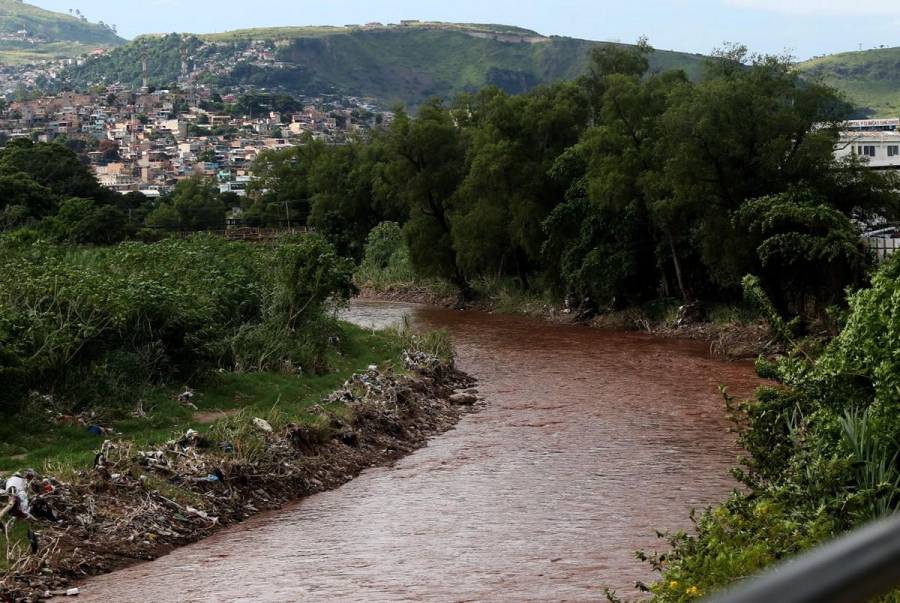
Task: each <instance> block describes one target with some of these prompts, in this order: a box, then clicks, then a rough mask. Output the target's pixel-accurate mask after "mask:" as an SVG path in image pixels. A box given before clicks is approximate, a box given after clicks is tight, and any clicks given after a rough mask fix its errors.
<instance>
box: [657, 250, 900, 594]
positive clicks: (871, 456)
mask: <svg viewBox="0 0 900 603" xmlns="http://www.w3.org/2000/svg"><path fill="white" fill-rule="evenodd" d="M754 286H755V285H754V283H752V282H749V283H748V287H749V288H750V289H751V290H752V289H753V288H754ZM849 304H850V309H849V312H848V314H847V316H846V319H845V320H844V321H843V329H842V330H841V332H840V334H839V335H838V336H837V337H835V338H834V340H832V341H831V342H830V343H829V344H828V345H827V347H826V348H825V349H824V351H822V352H821V353H820V354H817V355H816V354H810V349H809V345H808V343H807V344H803V343H798V345H797V346H796V347H795V348H794V352H793V353H792V354H791V355H790V356H789V357H786V358H784V359H783V360H781V361H779V362H778V363H777V364H770V363H765V362H761V366H760V369H761V372H762V373H763V374H765V375H766V376H769V377H771V378H773V379H776V380H777V381H778V382H779V385H778V386H773V387H771V388H766V389H764V390H762V391H760V392H759V393H758V394H757V397H756V399H755V400H754V401H752V402H744V403H739V402H737V401H735V400H731V399H729V405H730V407H731V409H732V411H733V416H734V419H735V421H736V423H737V426H738V428H739V429H740V431H741V443H742V445H743V446H744V448H745V449H746V450H747V453H748V456H747V458H746V459H745V461H744V466H743V467H742V469H741V470H739V471H737V476H738V477H739V478H740V479H741V481H743V482H744V484H745V485H746V486H747V492H745V493H737V492H736V493H735V494H734V495H733V496H732V497H731V498H730V499H729V500H728V501H727V502H725V503H724V504H722V505H721V506H718V507H716V508H714V509H711V510H709V511H707V512H705V513H703V514H702V515H700V516H699V517H698V518H697V522H696V523H697V534H696V535H688V534H684V533H679V534H675V535H673V536H672V538H671V541H672V544H673V551H672V552H669V553H667V554H666V556H665V558H660V557H652V558H650V561H651V562H652V563H653V564H654V565H656V566H657V567H658V568H659V569H661V570H662V571H663V579H662V580H661V581H660V582H659V583H657V584H656V585H655V586H654V588H653V592H654V596H655V600H659V601H687V600H691V599H693V598H696V597H698V596H700V595H703V594H708V593H710V592H712V591H714V590H717V589H719V588H722V587H724V586H727V585H729V584H730V583H731V582H733V581H734V580H735V579H737V578H741V577H744V576H748V575H752V574H754V573H756V572H758V571H760V570H762V569H763V568H765V567H767V566H769V565H771V564H773V563H776V562H778V561H780V560H783V559H785V558H787V557H789V556H791V555H794V554H797V553H799V552H802V551H804V550H806V549H808V548H811V547H812V546H814V545H816V544H819V543H821V542H822V541H824V540H828V539H830V538H833V537H835V536H837V535H838V534H840V533H841V532H843V531H845V530H848V529H851V528H853V527H854V526H858V525H860V524H862V523H864V522H867V521H870V520H873V519H878V518H881V517H884V516H886V515H888V514H891V513H894V512H895V511H896V509H897V507H898V504H900V470H898V466H897V459H898V452H900V448H898V442H900V440H898V435H900V433H898V432H900V424H898V421H897V416H898V415H897V386H898V378H900V377H898V376H900V365H898V357H897V345H898V343H897V342H898V341H900V338H898V337H900V333H898V330H900V257H894V258H892V259H891V260H890V261H889V262H888V263H887V264H886V265H885V266H884V267H883V268H882V269H881V270H880V271H879V272H878V274H877V275H876V276H875V277H874V279H873V282H872V285H871V287H869V288H866V289H863V290H861V291H859V292H857V293H854V294H852V295H851V296H850V299H849ZM892 600H895V599H892Z"/></svg>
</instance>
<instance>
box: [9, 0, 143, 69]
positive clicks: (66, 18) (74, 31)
mask: <svg viewBox="0 0 900 603" xmlns="http://www.w3.org/2000/svg"><path fill="white" fill-rule="evenodd" d="M124 43H125V40H124V39H123V38H120V37H119V36H118V35H117V34H116V33H115V31H114V30H113V28H112V26H109V25H106V24H104V23H103V22H102V21H101V22H100V23H90V22H88V21H87V19H86V18H84V17H82V16H75V15H74V14H71V15H70V14H65V13H60V12H54V11H50V10H46V9H43V8H40V7H38V6H34V5H31V4H26V3H25V2H22V1H21V0H0V62H2V63H7V64H10V63H27V62H33V61H41V60H48V59H58V58H70V57H73V56H78V55H80V54H84V53H87V52H90V51H91V50H93V49H95V48H111V47H115V46H119V45H122V44H124Z"/></svg>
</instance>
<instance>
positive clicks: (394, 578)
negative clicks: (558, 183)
mask: <svg viewBox="0 0 900 603" xmlns="http://www.w3.org/2000/svg"><path fill="white" fill-rule="evenodd" d="M404 315H408V316H409V317H410V319H411V322H412V323H413V324H415V325H417V326H420V327H426V328H434V327H440V328H445V329H447V330H449V331H450V332H451V334H452V335H453V339H454V342H455V344H456V346H457V352H458V357H459V365H460V366H461V368H463V369H464V370H466V371H468V372H470V373H471V374H473V375H474V376H476V377H477V378H478V379H479V381H480V383H479V389H480V391H481V393H482V394H483V395H484V396H485V397H486V406H485V408H484V409H483V410H482V411H481V412H479V413H477V414H471V415H468V416H466V417H464V418H463V420H462V422H461V423H460V424H459V425H458V427H457V428H456V429H454V430H453V431H451V432H449V433H446V434H444V435H442V436H439V437H436V438H434V439H433V440H432V441H431V442H430V444H429V446H428V447H427V448H424V449H422V450H420V451H418V452H416V453H414V454H412V455H411V456H409V457H407V458H405V459H403V460H401V461H399V462H398V463H396V464H395V465H394V466H392V467H389V468H381V469H372V470H369V471H367V472H365V473H364V474H363V475H362V476H361V477H359V478H358V479H356V480H354V481H352V482H350V483H349V484H347V485H345V486H343V487H342V488H340V489H338V490H335V491H332V492H326V493H323V494H318V495H315V496H312V497H309V498H307V499H305V500H303V501H301V502H298V503H296V504H294V505H292V506H290V507H288V508H286V509H284V510H283V511H280V512H277V513H268V514H264V515H260V516H258V517H256V518H254V519H252V520H250V521H247V522H246V523H244V524H241V525H239V526H236V527H234V528H230V529H228V530H224V531H222V532H220V533H218V534H216V535H214V536H212V537H211V538H209V539H207V540H205V541H203V542H200V543H198V544H195V545H192V546H188V547H185V548H183V549H180V550H177V551H175V552H173V553H172V554H170V555H168V556H166V557H163V558H161V559H159V560H157V561H154V562H150V563H144V564H141V565H136V566H134V567H131V568H129V569H126V570H123V571H119V572H116V573H113V574H110V575H108V576H103V577H99V578H96V579H92V580H89V581H86V582H84V583H82V584H81V585H80V587H81V592H82V596H81V598H80V599H81V600H83V601H104V602H107V603H109V602H113V601H116V602H118V601H136V602H142V603H143V602H164V601H166V602H167V601H173V602H174V601H178V602H181V601H215V602H220V601H228V602H236V601H600V600H603V588H604V587H610V588H612V589H615V590H618V591H619V593H620V594H622V595H627V596H635V595H636V594H637V593H636V592H635V591H634V590H633V586H634V582H635V581H636V580H644V581H649V580H652V579H653V574H652V573H651V572H650V570H649V568H648V567H646V566H645V565H643V564H641V563H640V562H638V561H636V560H635V559H634V556H633V552H634V551H636V550H638V549H650V548H654V547H662V546H663V545H662V543H661V542H660V541H658V540H657V538H656V536H655V530H656V529H667V528H673V529H675V528H689V527H690V521H689V519H688V514H689V512H690V510H691V509H692V508H702V507H704V506H706V505H709V504H711V503H714V502H716V501H719V500H721V499H722V498H723V497H724V496H725V495H726V494H727V493H728V492H729V491H730V490H731V489H732V488H734V487H735V483H734V482H733V480H732V479H731V477H730V474H729V468H730V467H731V466H732V465H733V464H734V461H735V458H736V456H737V454H738V451H737V449H736V447H735V443H734V437H733V436H732V435H730V434H729V433H727V431H726V426H727V425H726V422H725V420H724V418H723V413H722V401H721V398H720V396H719V393H718V386H719V385H720V384H726V385H728V386H729V388H730V390H731V391H732V392H733V393H738V394H748V393H749V392H750V391H751V390H752V389H753V387H755V385H757V384H758V380H757V378H756V377H755V375H754V372H753V370H752V366H751V365H750V364H733V363H732V364H728V363H723V362H718V361H714V360H710V359H709V358H708V348H707V345H706V344H703V343H697V342H688V341H673V340H660V339H654V338H652V337H649V336H645V335H641V334H633V333H618V332H605V331H599V330H593V329H588V328H581V327H569V326H559V325H551V324H545V323H542V322H539V321H535V320H531V319H527V318H520V317H509V316H498V315H490V314H482V313H462V312H455V311H451V310H443V309H434V308H423V307H415V306H408V305H403V304H393V303H357V304H355V305H354V307H353V308H352V309H351V311H350V312H349V313H348V318H349V319H351V320H353V321H354V322H357V323H358V324H364V325H368V326H382V325H385V324H390V323H393V322H397V321H398V320H400V319H401V318H402V317H403V316H404Z"/></svg>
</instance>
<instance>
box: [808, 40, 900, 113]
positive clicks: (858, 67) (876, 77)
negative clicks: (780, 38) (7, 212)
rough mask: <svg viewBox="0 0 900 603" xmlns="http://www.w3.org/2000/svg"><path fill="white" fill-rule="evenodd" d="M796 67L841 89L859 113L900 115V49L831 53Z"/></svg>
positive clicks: (811, 76) (809, 75)
mask: <svg viewBox="0 0 900 603" xmlns="http://www.w3.org/2000/svg"><path fill="white" fill-rule="evenodd" d="M799 67H800V69H801V70H802V71H803V72H804V73H805V74H806V76H807V77H810V78H814V79H817V80H820V81H822V82H824V83H826V84H829V85H830V86H833V87H835V88H837V89H838V90H840V91H841V92H843V93H844V94H845V95H846V97H847V99H848V100H850V101H851V102H853V103H854V104H855V105H856V106H857V107H859V109H860V115H861V116H870V117H898V116H900V48H878V49H874V50H864V51H859V52H844V53H840V54H833V55H828V56H824V57H818V58H815V59H812V60H809V61H806V62H804V63H801V64H800V65H799Z"/></svg>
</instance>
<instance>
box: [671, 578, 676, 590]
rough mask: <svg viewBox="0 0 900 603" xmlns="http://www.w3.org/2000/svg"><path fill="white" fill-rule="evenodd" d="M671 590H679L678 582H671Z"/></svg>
mask: <svg viewBox="0 0 900 603" xmlns="http://www.w3.org/2000/svg"><path fill="white" fill-rule="evenodd" d="M669 589H670V590H678V580H672V581H671V582H669Z"/></svg>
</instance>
